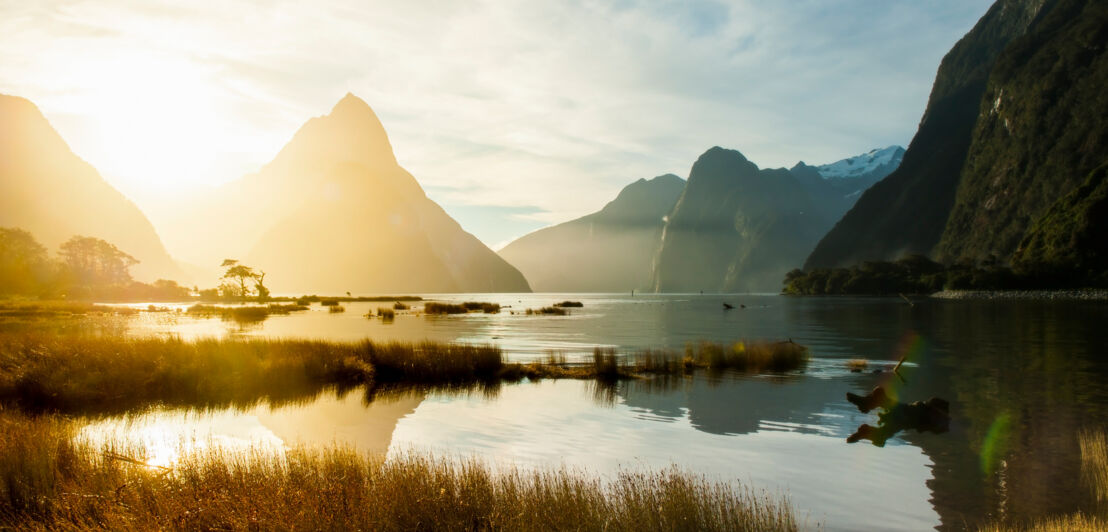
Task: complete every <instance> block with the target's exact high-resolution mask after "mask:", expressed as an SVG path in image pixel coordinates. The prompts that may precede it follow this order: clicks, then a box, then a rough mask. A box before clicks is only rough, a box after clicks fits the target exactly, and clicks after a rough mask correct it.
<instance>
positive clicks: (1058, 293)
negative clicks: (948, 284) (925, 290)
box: [929, 288, 1108, 301]
mask: <svg viewBox="0 0 1108 532" xmlns="http://www.w3.org/2000/svg"><path fill="white" fill-rule="evenodd" d="M929 297H931V298H933V299H951V300H1037V301H1108V289H1094V288H1079V289H1069V290H941V291H939V292H935V293H934V294H931V295H930V296H929Z"/></svg>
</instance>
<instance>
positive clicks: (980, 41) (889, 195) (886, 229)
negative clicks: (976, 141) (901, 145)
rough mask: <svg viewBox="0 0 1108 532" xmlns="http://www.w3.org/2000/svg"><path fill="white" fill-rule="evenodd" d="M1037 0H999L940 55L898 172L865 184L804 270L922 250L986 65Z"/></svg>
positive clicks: (965, 137)
mask: <svg viewBox="0 0 1108 532" xmlns="http://www.w3.org/2000/svg"><path fill="white" fill-rule="evenodd" d="M1041 5H1042V2H1041V0H1030V1H1029V0H1000V1H998V2H997V3H996V4H994V5H993V6H992V7H991V8H990V9H989V10H988V12H987V13H985V16H984V17H982V18H981V20H980V21H979V22H978V23H977V25H976V26H974V28H973V29H972V30H970V32H969V33H968V34H966V36H965V37H963V38H962V39H961V40H960V41H958V43H957V44H955V45H954V48H953V49H951V51H950V52H949V53H947V55H946V56H945V57H944V58H943V60H942V63H941V64H940V66H939V70H938V73H937V75H936V77H935V84H934V86H933V87H932V89H931V96H930V99H929V100H928V103H927V109H926V110H925V111H924V114H923V118H922V119H921V120H920V125H919V129H918V130H917V132H916V135H915V137H914V138H913V139H912V142H911V143H910V144H909V145H908V150H907V151H906V152H905V153H904V160H903V162H902V163H901V165H900V167H899V168H897V170H896V171H894V172H892V173H891V174H889V176H888V177H886V178H885V179H883V180H881V182H879V183H877V184H875V185H874V186H873V187H871V188H870V189H869V190H867V191H866V192H865V193H864V194H862V197H861V198H859V200H858V202H857V203H856V204H855V205H854V207H853V208H852V209H851V210H850V211H849V212H847V213H846V215H845V216H843V218H842V220H840V221H839V222H838V223H837V224H835V227H834V228H833V229H832V230H831V231H830V232H829V233H828V234H827V235H826V236H825V237H823V239H822V240H821V241H820V242H819V244H818V245H817V246H816V248H815V250H813V251H812V254H811V255H810V256H809V257H808V260H807V262H806V263H805V265H804V267H805V269H811V268H815V267H833V266H844V265H849V264H854V263H856V262H859V261H862V260H871V259H893V258H896V257H898V256H900V255H902V254H905V253H925V254H926V253H928V252H930V251H931V249H932V248H933V247H934V246H935V244H936V243H937V242H938V241H939V237H940V236H941V235H942V231H943V227H944V225H945V223H946V220H947V218H948V217H949V215H950V210H951V207H952V206H953V203H954V195H955V188H956V187H957V183H958V176H959V174H960V172H961V169H962V166H963V165H964V163H965V160H966V155H967V152H968V148H969V140H970V137H971V135H972V133H973V128H974V124H975V122H976V119H977V116H978V115H979V113H980V111H981V98H982V95H983V94H984V91H985V85H986V82H987V80H988V76H989V71H990V70H992V67H993V65H994V64H995V63H996V60H997V57H999V55H1000V53H1001V52H1002V51H1003V49H1004V48H1005V47H1006V46H1007V45H1008V43H1010V42H1011V41H1012V40H1013V39H1015V38H1017V37H1019V36H1020V35H1022V34H1024V33H1025V32H1026V31H1027V28H1028V27H1029V26H1030V24H1031V21H1032V20H1033V19H1034V18H1035V16H1036V15H1037V14H1038V7H1039V6H1041Z"/></svg>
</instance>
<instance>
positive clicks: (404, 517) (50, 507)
mask: <svg viewBox="0 0 1108 532" xmlns="http://www.w3.org/2000/svg"><path fill="white" fill-rule="evenodd" d="M73 432H74V426H73V424H72V423H70V422H68V421H66V420H64V419H61V418H58V417H54V416H41V417H34V418H32V417H26V416H24V415H22V414H17V413H12V412H3V411H0V529H5V528H8V527H11V528H20V529H48V530H69V529H89V528H98V529H100V528H102V529H109V530H256V529H261V530H474V529H494V530H767V531H772V530H796V529H797V528H798V527H797V523H796V519H795V518H794V516H793V514H792V511H791V509H790V508H789V506H788V504H787V502H786V501H784V500H783V499H781V498H780V497H773V496H768V495H766V494H759V493H754V492H752V491H750V490H748V489H741V488H737V487H735V486H733V485H730V484H723V483H717V482H712V481H709V480H707V479H705V478H703V477H699V476H695V475H690V474H687V473H683V472H680V471H678V470H676V469H669V470H663V471H654V472H642V473H631V472H626V473H621V474H620V475H619V476H618V477H617V478H615V479H613V480H611V481H610V482H606V481H601V480H600V479H597V478H592V477H589V476H586V475H584V474H582V473H579V472H571V471H568V470H566V469H544V470H538V471H529V470H526V471H525V470H520V469H513V468H498V469H496V470H495V471H494V470H492V469H491V468H489V467H487V466H486V465H484V464H482V463H480V462H478V461H474V460H462V461H451V460H442V459H436V458H434V457H430V456H425V455H418V454H408V455H404V456H400V457H397V458H396V459H394V460H389V461H385V460H383V459H382V458H381V457H365V456H362V455H359V454H357V453H355V452H354V451H353V450H350V449H343V448H330V449H322V450H310V449H297V450H293V451H290V452H288V453H285V454H271V453H267V452H264V451H256V452H253V453H249V454H247V455H238V454H235V455H230V454H221V453H220V452H219V451H207V452H199V453H194V454H189V455H186V456H184V457H183V458H182V459H181V460H180V461H179V462H178V463H177V464H175V465H174V466H173V468H172V469H161V468H151V467H146V466H144V465H143V464H142V463H141V458H142V456H143V454H144V450H143V449H134V448H131V449H121V448H120V447H118V446H111V447H104V448H95V447H91V446H89V445H86V444H81V443H75V441H74V439H73V438H72V436H73Z"/></svg>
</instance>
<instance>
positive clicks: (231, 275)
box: [221, 259, 269, 302]
mask: <svg viewBox="0 0 1108 532" xmlns="http://www.w3.org/2000/svg"><path fill="white" fill-rule="evenodd" d="M221 266H222V267H223V268H227V271H226V272H224V273H223V279H225V280H227V281H229V283H224V285H223V286H221V289H222V291H223V292H224V294H225V295H226V294H227V293H228V292H231V291H233V292H234V293H235V295H237V296H239V297H240V298H242V300H243V301H244V302H245V301H246V299H247V298H248V297H250V294H251V291H252V289H251V288H250V286H249V285H248V284H247V283H250V282H252V283H253V284H254V288H253V291H254V292H256V293H257V294H258V300H259V301H265V300H267V299H269V289H268V288H266V287H265V284H263V281H264V280H265V272H263V271H260V270H259V271H254V268H251V267H249V266H247V265H245V264H240V263H239V261H237V260H235V259H223V264H222V265H221ZM229 288H233V290H228V289H229Z"/></svg>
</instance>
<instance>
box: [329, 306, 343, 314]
mask: <svg viewBox="0 0 1108 532" xmlns="http://www.w3.org/2000/svg"><path fill="white" fill-rule="evenodd" d="M327 312H330V313H331V314H338V313H340V312H346V307H344V306H342V305H331V306H329V307H327Z"/></svg>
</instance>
